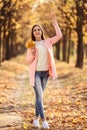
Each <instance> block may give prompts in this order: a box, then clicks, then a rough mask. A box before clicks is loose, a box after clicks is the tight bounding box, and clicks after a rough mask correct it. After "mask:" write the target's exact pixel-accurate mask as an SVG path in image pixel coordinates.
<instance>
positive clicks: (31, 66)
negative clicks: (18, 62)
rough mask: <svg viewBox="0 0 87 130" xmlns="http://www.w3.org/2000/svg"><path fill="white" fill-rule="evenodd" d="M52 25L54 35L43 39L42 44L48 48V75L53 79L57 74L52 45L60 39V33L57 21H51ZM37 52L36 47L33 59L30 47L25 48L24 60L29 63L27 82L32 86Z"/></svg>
mask: <svg viewBox="0 0 87 130" xmlns="http://www.w3.org/2000/svg"><path fill="white" fill-rule="evenodd" d="M53 26H54V29H55V31H56V35H55V36H54V37H52V38H47V39H45V40H44V45H45V47H46V48H47V50H48V63H49V76H50V77H52V78H53V79H55V78H56V77H57V74H56V67H55V61H54V57H53V50H52V45H53V44H55V43H56V42H57V41H59V40H60V39H61V37H62V33H61V30H60V28H59V26H58V24H57V22H55V23H53ZM37 53H38V51H37V48H36V57H35V59H34V57H33V55H32V54H31V51H30V49H27V57H26V60H27V62H28V63H29V82H30V85H32V86H34V82H35V70H36V64H37V58H38V57H37Z"/></svg>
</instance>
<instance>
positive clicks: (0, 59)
mask: <svg viewBox="0 0 87 130" xmlns="http://www.w3.org/2000/svg"><path fill="white" fill-rule="evenodd" d="M1 53H2V52H1V26H0V66H1V61H2V58H1V55H2V54H1Z"/></svg>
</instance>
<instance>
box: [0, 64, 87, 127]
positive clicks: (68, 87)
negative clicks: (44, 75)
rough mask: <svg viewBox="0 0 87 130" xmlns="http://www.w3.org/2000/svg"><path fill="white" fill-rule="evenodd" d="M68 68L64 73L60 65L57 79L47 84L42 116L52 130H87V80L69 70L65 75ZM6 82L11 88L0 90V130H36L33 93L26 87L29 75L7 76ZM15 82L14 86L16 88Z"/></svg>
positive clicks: (26, 72)
mask: <svg viewBox="0 0 87 130" xmlns="http://www.w3.org/2000/svg"><path fill="white" fill-rule="evenodd" d="M14 68H15V67H14ZM19 68H20V66H19ZM67 68H68V67H67ZM67 68H66V66H65V71H64V65H63V66H62V65H60V68H59V70H60V71H59V70H58V71H59V74H58V79H56V80H55V81H53V80H49V82H48V84H47V88H46V90H45V94H44V108H45V114H46V117H47V120H48V122H49V124H50V127H51V130H64V129H65V130H87V114H86V113H87V109H86V108H87V77H86V76H85V71H81V72H79V70H75V72H74V71H73V70H74V68H73V67H71V70H70V71H69V72H68V71H67ZM75 73H77V75H76V76H75ZM81 75H83V76H82V77H81ZM77 79H78V80H77ZM8 80H10V83H12V82H13V84H12V86H11V87H8V86H9V85H8V86H7V87H8V89H7V87H6V86H2V88H4V89H3V90H4V91H1V94H2V95H3V103H2V102H0V130H25V129H26V130H35V128H34V127H33V125H32V119H33V116H34V92H33V88H32V87H31V86H29V81H28V71H27V70H25V71H24V70H23V71H22V73H16V74H15V75H14V76H13V77H10V76H9V77H8ZM14 81H16V82H17V84H16V85H15V87H14V83H15V82H14ZM80 81H81V82H80ZM4 97H6V99H5V98H4ZM40 123H41V122H40ZM41 130H43V129H42V128H41Z"/></svg>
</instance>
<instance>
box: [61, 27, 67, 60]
mask: <svg viewBox="0 0 87 130" xmlns="http://www.w3.org/2000/svg"><path fill="white" fill-rule="evenodd" d="M63 34H64V35H63V44H62V45H63V46H62V60H63V61H66V55H67V28H66V30H65V31H63Z"/></svg>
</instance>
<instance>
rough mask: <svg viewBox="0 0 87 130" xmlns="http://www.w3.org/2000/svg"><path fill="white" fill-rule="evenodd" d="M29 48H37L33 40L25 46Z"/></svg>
mask: <svg viewBox="0 0 87 130" xmlns="http://www.w3.org/2000/svg"><path fill="white" fill-rule="evenodd" d="M25 46H26V47H27V48H31V47H34V46H35V42H34V41H32V40H29V41H28V42H27V43H26V45H25Z"/></svg>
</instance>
